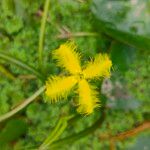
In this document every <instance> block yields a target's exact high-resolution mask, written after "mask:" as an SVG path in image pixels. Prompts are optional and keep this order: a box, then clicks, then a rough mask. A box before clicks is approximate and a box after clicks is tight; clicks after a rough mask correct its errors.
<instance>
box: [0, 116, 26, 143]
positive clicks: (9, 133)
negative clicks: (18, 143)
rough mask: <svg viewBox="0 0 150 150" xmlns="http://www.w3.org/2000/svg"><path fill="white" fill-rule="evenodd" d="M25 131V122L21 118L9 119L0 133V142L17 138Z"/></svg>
mask: <svg viewBox="0 0 150 150" xmlns="http://www.w3.org/2000/svg"><path fill="white" fill-rule="evenodd" d="M26 131H27V124H26V122H25V121H23V120H21V119H14V120H10V121H9V122H8V123H7V124H6V126H5V127H4V128H3V129H2V131H1V133H0V144H5V143H8V142H11V141H14V140H16V139H18V138H19V137H20V136H22V135H23V134H24V133H26Z"/></svg>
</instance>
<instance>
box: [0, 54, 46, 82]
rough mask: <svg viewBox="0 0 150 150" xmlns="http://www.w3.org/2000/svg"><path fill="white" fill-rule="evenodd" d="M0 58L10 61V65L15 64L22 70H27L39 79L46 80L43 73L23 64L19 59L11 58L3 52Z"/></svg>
mask: <svg viewBox="0 0 150 150" xmlns="http://www.w3.org/2000/svg"><path fill="white" fill-rule="evenodd" d="M0 58H1V59H3V60H5V61H8V62H10V63H13V64H15V65H16V66H19V67H20V68H22V69H25V70H27V71H29V72H31V73H33V74H34V75H35V76H37V77H38V78H40V79H42V80H43V79H44V77H43V75H42V74H41V73H39V72H38V71H37V70H36V69H35V68H33V67H31V66H29V65H27V64H26V63H24V62H22V61H21V60H19V59H16V58H14V57H13V56H10V55H7V54H5V53H3V52H0Z"/></svg>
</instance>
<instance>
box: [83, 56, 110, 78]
mask: <svg viewBox="0 0 150 150" xmlns="http://www.w3.org/2000/svg"><path fill="white" fill-rule="evenodd" d="M111 66H112V62H111V60H110V59H109V57H108V55H107V54H99V55H97V56H96V57H95V59H94V60H93V61H91V62H89V63H88V64H87V66H86V68H85V70H83V75H84V77H85V78H86V79H91V78H97V77H110V69H111Z"/></svg>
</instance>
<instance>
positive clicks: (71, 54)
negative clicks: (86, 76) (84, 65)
mask: <svg viewBox="0 0 150 150" xmlns="http://www.w3.org/2000/svg"><path fill="white" fill-rule="evenodd" d="M53 58H54V59H57V65H58V66H60V67H63V68H65V70H66V71H69V73H71V74H77V73H80V72H81V67H80V54H79V53H78V52H77V51H76V45H75V44H74V43H73V42H67V43H65V44H62V45H60V47H59V48H58V49H56V50H55V51H54V53H53Z"/></svg>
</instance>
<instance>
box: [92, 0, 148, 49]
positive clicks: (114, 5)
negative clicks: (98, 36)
mask: <svg viewBox="0 0 150 150" xmlns="http://www.w3.org/2000/svg"><path fill="white" fill-rule="evenodd" d="M149 8H150V2H149V1H146V0H137V1H135V2H134V1H122V0H118V1H111V0H94V5H93V7H92V11H93V13H94V14H95V16H96V17H97V18H98V19H99V21H100V22H99V23H100V24H99V26H100V29H101V30H102V31H103V32H104V33H105V34H107V35H109V36H111V37H113V38H114V39H117V40H118V41H121V42H124V43H126V44H129V45H132V46H135V47H138V48H140V49H146V50H150V38H149V36H150V28H149V24H150V17H149V16H150V11H149V10H150V9H149Z"/></svg>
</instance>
